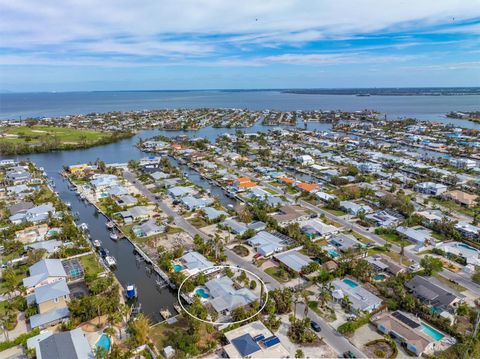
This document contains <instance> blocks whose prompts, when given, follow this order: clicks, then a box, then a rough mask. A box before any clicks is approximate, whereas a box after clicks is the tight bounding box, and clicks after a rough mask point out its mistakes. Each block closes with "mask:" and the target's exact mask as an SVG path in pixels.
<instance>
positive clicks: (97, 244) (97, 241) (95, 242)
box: [93, 239, 102, 248]
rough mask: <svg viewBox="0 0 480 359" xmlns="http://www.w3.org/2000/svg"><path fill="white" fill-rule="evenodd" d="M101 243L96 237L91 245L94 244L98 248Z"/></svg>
mask: <svg viewBox="0 0 480 359" xmlns="http://www.w3.org/2000/svg"><path fill="white" fill-rule="evenodd" d="M101 245H102V244H101V243H100V241H99V240H98V239H95V240H94V241H93V246H94V247H95V248H100V246H101Z"/></svg>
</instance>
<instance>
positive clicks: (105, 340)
mask: <svg viewBox="0 0 480 359" xmlns="http://www.w3.org/2000/svg"><path fill="white" fill-rule="evenodd" d="M110 345H111V342H110V338H109V336H108V335H107V334H102V335H101V336H100V338H99V339H98V341H97V344H95V346H96V347H97V348H103V349H105V351H106V352H107V353H108V352H109V351H110Z"/></svg>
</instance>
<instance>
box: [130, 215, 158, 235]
mask: <svg viewBox="0 0 480 359" xmlns="http://www.w3.org/2000/svg"><path fill="white" fill-rule="evenodd" d="M132 231H133V233H135V235H136V236H137V237H150V236H155V235H158V234H161V233H163V232H165V226H160V225H158V224H157V223H156V222H155V221H154V220H153V219H149V220H147V221H145V222H143V223H141V224H138V225H136V226H133V227H132Z"/></svg>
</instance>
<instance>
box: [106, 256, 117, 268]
mask: <svg viewBox="0 0 480 359" xmlns="http://www.w3.org/2000/svg"><path fill="white" fill-rule="evenodd" d="M105 263H107V265H108V266H109V267H115V266H116V265H117V261H116V260H115V258H113V257H112V256H106V257H105Z"/></svg>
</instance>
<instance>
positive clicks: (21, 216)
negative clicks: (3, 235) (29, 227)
mask: <svg viewBox="0 0 480 359" xmlns="http://www.w3.org/2000/svg"><path fill="white" fill-rule="evenodd" d="M49 214H52V215H54V214H55V208H54V207H53V205H52V204H51V203H44V204H41V205H39V206H36V207H32V208H30V209H29V210H27V211H26V212H20V213H17V214H15V215H13V216H10V218H9V219H10V221H11V222H12V223H13V224H20V223H22V222H32V223H40V222H45V221H46V220H47V219H48V216H49Z"/></svg>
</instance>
